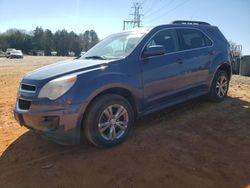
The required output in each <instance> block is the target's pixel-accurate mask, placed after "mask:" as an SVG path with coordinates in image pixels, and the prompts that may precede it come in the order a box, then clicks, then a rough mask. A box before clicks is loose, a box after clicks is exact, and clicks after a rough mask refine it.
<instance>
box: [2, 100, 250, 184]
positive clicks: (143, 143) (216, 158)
mask: <svg viewBox="0 0 250 188" xmlns="http://www.w3.org/2000/svg"><path fill="white" fill-rule="evenodd" d="M249 109H250V102H248V101H244V100H241V99H240V98H232V97H227V99H226V100H225V101H223V102H222V103H210V102H207V101H204V100H203V99H202V98H198V99H195V100H191V101H188V102H185V103H182V104H179V105H176V106H174V107H171V108H167V109H164V110H162V111H160V112H156V113H153V114H150V115H147V116H145V117H143V118H141V119H139V120H138V121H137V122H136V123H135V128H134V131H133V132H132V133H131V134H130V137H129V139H128V140H127V141H126V142H124V143H123V144H121V145H119V146H117V147H114V148H112V149H101V148H95V147H93V146H92V145H90V144H88V143H86V142H84V143H82V145H80V146H61V145H58V144H55V143H53V142H50V141H47V140H44V139H42V138H41V137H40V136H39V135H37V134H35V133H33V132H31V131H28V132H26V133H24V134H23V135H21V136H20V137H19V138H17V139H16V140H15V141H14V142H13V143H12V144H11V145H10V146H8V148H7V149H6V150H5V151H4V152H3V154H2V156H1V157H0V169H1V171H2V172H5V173H1V174H0V187H5V186H6V187H8V186H10V187H13V186H15V185H18V183H21V184H22V185H23V187H27V186H28V187H33V186H35V185H37V184H36V183H38V182H41V181H42V182H43V184H42V185H44V186H49V185H54V186H59V187H60V185H66V186H73V187H74V186H78V185H82V186H85V187H93V186H94V187H99V186H104V187H105V186H112V187H113V186H114V185H115V186H116V187H117V186H118V187H119V185H121V183H123V182H127V183H128V182H129V184H128V185H132V186H135V187H137V185H140V186H147V185H152V186H153V185H155V184H156V185H157V187H161V186H163V185H164V186H166V185H168V186H172V187H173V185H177V187H178V185H179V186H182V185H190V186H191V187H201V186H203V187H242V188H243V187H246V186H247V185H248V184H249V183H250V181H249V179H247V178H249V177H250V167H247V165H246V164H245V163H247V162H250V161H249V158H250V152H249V151H244V152H242V153H240V151H241V150H246V149H247V147H248V148H249V147H250V136H249V132H250V126H249V125H248V126H247V122H250V112H249V111H250V110H249ZM247 114H248V116H247ZM210 116H211V117H210ZM212 116H213V117H212ZM226 116H229V119H224V117H226ZM201 122H202V123H201ZM218 125H219V126H218ZM181 138H185V139H181ZM196 139H197V141H196ZM222 145H223V146H222ZM236 145H237V146H236ZM239 145H241V147H238V146H239ZM204 148H207V149H206V150H205V149H204ZM232 152H233V153H235V152H236V153H237V152H238V153H237V154H235V155H234V156H230V155H231V153H232ZM239 161H240V162H239ZM121 163H122V164H121ZM248 164H250V163H248ZM118 166H119V168H117V167H118ZM166 168H167V169H168V170H166ZM86 169H87V170H86ZM151 169H153V170H154V172H151V173H150V178H148V176H149V174H148V172H150V171H151ZM193 169H196V171H195V170H193ZM25 172H28V173H25ZM171 172H172V173H173V174H175V175H177V176H178V175H180V176H182V178H183V179H181V180H182V181H179V180H180V179H179V177H178V178H177V177H176V176H174V175H173V174H171ZM136 173H140V177H137V176H135V174H136ZM32 174H34V175H35V177H34V176H32V177H30V175H32ZM116 174H118V175H119V176H118V175H117V176H116ZM79 175H81V176H79ZM162 175H164V176H166V177H165V179H164V178H163V177H164V176H163V177H162ZM78 176H79V177H78ZM51 177H56V178H61V179H63V178H65V179H63V180H60V183H61V184H60V183H59V184H58V182H56V180H51ZM121 177H123V178H121ZM160 177H161V178H163V179H161V181H158V180H159V178H160ZM97 178H98V179H99V181H95V179H97ZM229 180H230V181H229ZM173 181H174V182H175V183H176V184H172V183H173ZM44 182H46V183H44ZM143 182H144V183H143ZM160 182H161V183H162V184H160ZM171 182H172V183H171ZM177 182H179V183H177ZM206 185H207V186H206ZM209 185H210V186H209ZM211 185H212V186H211ZM21 187H22V186H21ZM52 187H53V186H52Z"/></svg>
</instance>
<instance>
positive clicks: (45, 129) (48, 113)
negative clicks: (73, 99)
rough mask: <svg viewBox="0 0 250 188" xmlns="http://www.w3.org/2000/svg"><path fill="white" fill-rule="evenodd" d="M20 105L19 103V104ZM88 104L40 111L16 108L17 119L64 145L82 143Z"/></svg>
mask: <svg viewBox="0 0 250 188" xmlns="http://www.w3.org/2000/svg"><path fill="white" fill-rule="evenodd" d="M17 106H18V105H17ZM85 107H86V104H75V105H68V106H67V108H63V109H62V108H61V107H60V108H58V109H55V108H53V110H51V109H49V108H48V109H47V110H45V109H43V110H42V111H39V108H38V107H36V109H37V110H36V111H34V110H33V111H32V110H31V111H22V110H20V109H19V108H18V107H16V108H15V109H14V116H15V119H16V121H17V122H18V123H19V124H20V125H21V126H25V127H27V128H28V129H31V130H33V131H35V132H37V133H39V134H41V135H42V136H43V137H45V138H47V139H49V140H52V141H55V142H57V143H59V144H63V145H73V144H78V143H80V130H81V119H82V116H83V112H84V110H85Z"/></svg>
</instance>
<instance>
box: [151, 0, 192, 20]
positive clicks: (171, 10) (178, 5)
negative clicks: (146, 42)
mask: <svg viewBox="0 0 250 188" xmlns="http://www.w3.org/2000/svg"><path fill="white" fill-rule="evenodd" d="M188 1H190V0H185V1H183V2H181V3H179V4H177V5H176V6H175V7H173V8H172V9H170V10H168V11H167V12H165V13H164V14H161V15H159V16H157V17H155V18H153V19H151V20H150V21H149V22H148V23H152V22H153V21H155V20H157V19H158V18H159V17H162V16H165V15H167V14H169V13H171V12H173V11H174V10H176V9H178V8H179V7H181V6H183V5H184V4H186V3H187V2H188Z"/></svg>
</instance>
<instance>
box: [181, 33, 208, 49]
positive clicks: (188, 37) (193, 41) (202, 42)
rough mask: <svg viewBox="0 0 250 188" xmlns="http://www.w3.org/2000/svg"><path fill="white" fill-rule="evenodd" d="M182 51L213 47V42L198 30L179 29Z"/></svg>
mask: <svg viewBox="0 0 250 188" xmlns="http://www.w3.org/2000/svg"><path fill="white" fill-rule="evenodd" d="M177 31H178V35H179V38H180V48H181V50H189V49H195V48H202V47H206V46H211V45H212V41H211V40H210V39H209V38H208V37H207V36H206V35H204V34H203V33H202V32H201V31H199V30H196V29H178V30H177Z"/></svg>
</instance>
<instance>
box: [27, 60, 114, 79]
mask: <svg viewBox="0 0 250 188" xmlns="http://www.w3.org/2000/svg"><path fill="white" fill-rule="evenodd" d="M110 61H111V60H85V59H84V60H66V61H61V62H58V63H54V64H51V65H47V66H44V67H42V68H39V69H37V70H34V71H32V72H30V73H28V74H26V75H25V77H24V79H30V80H45V79H49V78H54V77H58V76H63V75H66V74H72V73H75V72H80V71H85V70H90V69H95V68H98V67H101V66H103V65H104V64H107V63H109V62H110Z"/></svg>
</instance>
